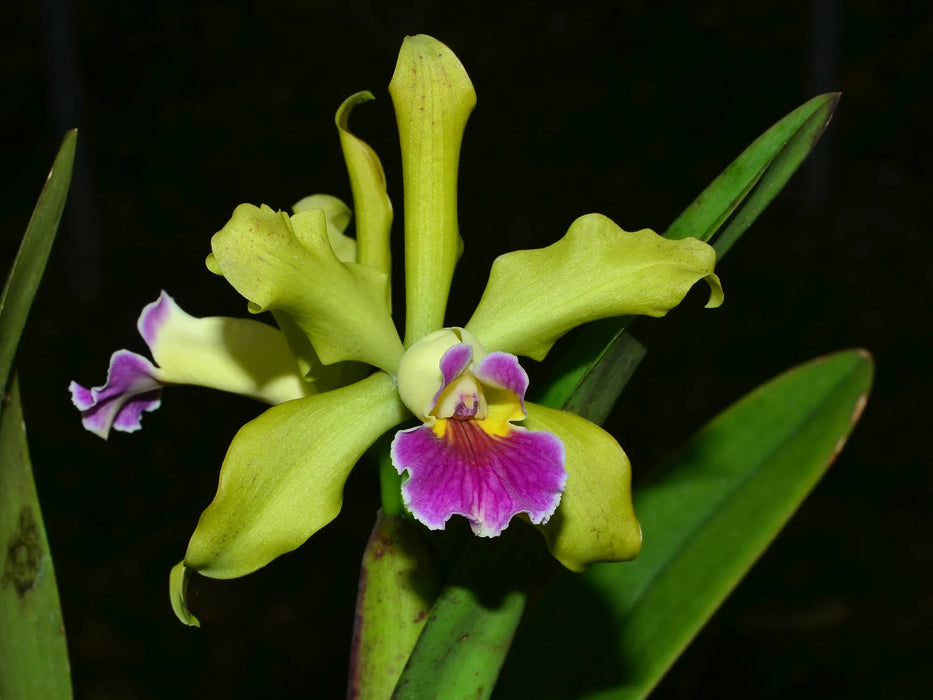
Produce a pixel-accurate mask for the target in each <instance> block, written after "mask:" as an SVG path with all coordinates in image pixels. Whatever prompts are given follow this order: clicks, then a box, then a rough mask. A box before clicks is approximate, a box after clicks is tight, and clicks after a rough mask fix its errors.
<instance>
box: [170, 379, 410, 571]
mask: <svg viewBox="0 0 933 700" xmlns="http://www.w3.org/2000/svg"><path fill="white" fill-rule="evenodd" d="M409 415H410V414H409V413H408V411H407V410H406V409H405V406H404V405H403V404H402V402H401V401H400V400H399V398H398V393H397V392H396V390H395V382H394V381H393V379H392V377H390V376H388V375H387V374H385V373H384V372H377V373H376V374H373V375H371V376H370V377H367V378H366V379H364V380H362V381H360V382H357V383H356V384H352V385H350V386H346V387H343V388H341V389H335V390H334V391H328V392H327V393H324V394H317V395H315V396H309V397H307V398H303V399H297V400H295V401H288V402H286V403H283V404H279V405H278V406H274V407H272V408H270V409H269V410H267V411H266V412H265V413H263V414H262V415H261V416H259V417H258V418H256V419H254V420H252V421H250V422H249V423H247V424H246V425H244V426H243V427H242V428H241V429H240V431H239V432H238V433H237V434H236V437H234V438H233V442H232V443H231V444H230V449H229V450H228V451H227V456H226V458H225V459H224V463H223V467H222V468H221V471H220V481H219V484H218V486H217V495H216V496H214V500H213V501H212V502H211V504H210V505H209V506H208V507H207V509H206V510H205V511H204V512H203V513H202V514H201V518H200V520H199V521H198V526H197V528H196V529H195V531H194V534H193V535H192V536H191V541H190V542H189V544H188V551H187V553H186V554H185V560H184V564H185V566H186V567H188V568H190V569H193V570H195V571H198V572H200V573H201V574H204V575H205V576H211V577H213V578H236V577H238V576H245V575H246V574H248V573H250V572H252V571H255V570H256V569H258V568H260V567H262V566H265V565H266V564H268V563H269V562H270V561H272V560H273V559H275V558H276V557H278V556H279V555H281V554H284V553H285V552H290V551H291V550H293V549H295V548H296V547H298V546H299V545H301V544H302V543H303V542H304V541H305V540H306V539H308V538H309V537H310V536H311V535H313V534H314V533H315V532H317V531H318V530H319V529H321V528H322V527H324V526H325V525H327V523H329V522H330V521H331V520H333V519H334V517H336V515H337V513H338V512H340V506H341V504H342V502H343V485H344V482H345V481H346V479H347V476H348V475H349V474H350V470H351V469H352V468H353V466H354V465H355V464H356V462H357V460H359V458H360V457H361V456H362V454H363V452H365V451H366V449H367V448H369V446H370V445H372V443H373V442H375V440H376V438H378V437H379V436H380V435H382V434H383V433H384V432H385V431H387V430H388V429H389V428H391V427H393V426H395V425H398V424H399V423H401V422H402V421H403V420H405V419H406V418H407V417H408V416H409Z"/></svg>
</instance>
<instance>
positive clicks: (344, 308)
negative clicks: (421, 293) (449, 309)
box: [211, 204, 403, 373]
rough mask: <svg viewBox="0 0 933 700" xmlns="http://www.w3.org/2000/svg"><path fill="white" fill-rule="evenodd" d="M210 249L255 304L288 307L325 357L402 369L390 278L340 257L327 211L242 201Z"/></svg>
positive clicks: (257, 308) (266, 307)
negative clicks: (289, 210) (388, 298)
mask: <svg viewBox="0 0 933 700" xmlns="http://www.w3.org/2000/svg"><path fill="white" fill-rule="evenodd" d="M211 247H212V249H213V252H214V262H215V263H216V265H217V267H218V268H219V269H220V271H221V272H222V273H223V276H224V277H225V278H226V280H227V281H228V282H230V284H232V285H233V287H234V288H235V289H236V290H237V291H238V292H239V293H240V294H242V295H243V296H244V297H246V298H247V299H248V300H249V307H248V308H249V310H250V311H251V312H252V313H258V312H260V311H278V310H281V311H285V312H287V313H288V315H289V316H290V317H291V318H292V319H293V320H294V321H295V323H296V324H298V326H299V327H300V328H301V329H302V330H303V331H304V332H305V334H306V335H307V336H308V339H309V340H310V341H311V344H312V346H313V347H314V350H315V352H316V353H317V355H318V357H319V358H320V360H321V362H323V363H324V364H332V363H334V362H341V361H344V360H357V361H360V362H365V363H367V364H370V365H374V366H376V367H379V368H380V369H383V370H385V371H387V372H390V373H393V372H394V371H395V368H396V366H397V365H398V361H399V358H400V357H401V355H402V351H403V350H402V343H401V341H400V339H399V337H398V333H397V331H396V330H395V325H394V324H393V322H392V318H391V316H390V315H389V311H388V309H387V308H386V304H385V284H386V276H385V274H384V273H382V272H379V271H378V270H376V269H375V268H372V267H369V266H368V265H359V264H350V263H343V262H340V260H338V259H337V257H336V256H335V254H334V251H333V248H332V247H331V244H330V240H329V238H328V234H327V220H326V215H325V213H324V212H323V211H322V210H319V209H313V210H310V211H303V212H301V213H299V214H295V215H294V216H291V217H289V216H288V215H287V214H285V213H284V212H276V211H273V210H272V209H271V208H269V207H267V206H265V205H263V206H262V207H255V206H253V205H251V204H241V205H240V206H239V207H237V208H236V210H235V211H234V212H233V217H232V218H231V219H230V221H228V222H227V224H226V225H225V226H224V227H223V229H221V230H220V231H219V232H218V233H216V234H215V235H214V237H213V238H212V239H211Z"/></svg>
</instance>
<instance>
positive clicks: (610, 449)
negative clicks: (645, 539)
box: [523, 403, 641, 571]
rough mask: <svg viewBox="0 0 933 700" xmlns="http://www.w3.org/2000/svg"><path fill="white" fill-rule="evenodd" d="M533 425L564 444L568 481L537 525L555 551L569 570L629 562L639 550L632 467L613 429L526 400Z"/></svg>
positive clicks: (552, 551) (639, 538)
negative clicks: (550, 511) (543, 521)
mask: <svg viewBox="0 0 933 700" xmlns="http://www.w3.org/2000/svg"><path fill="white" fill-rule="evenodd" d="M525 407H526V409H527V411H528V418H527V420H525V422H524V423H523V425H524V427H526V428H528V429H530V430H546V431H548V432H550V433H553V434H554V435H556V436H557V437H559V438H560V439H561V441H562V442H563V443H564V450H565V455H566V462H565V465H564V466H565V468H566V469H567V485H566V490H565V492H564V495H563V496H562V497H561V501H560V505H559V506H557V511H556V512H555V513H554V515H553V516H551V519H550V520H549V521H548V522H547V523H546V524H544V525H537V526H536V527H537V528H538V529H539V530H541V532H542V534H543V535H544V539H545V540H546V541H547V545H548V548H549V549H550V550H551V554H553V555H554V558H555V559H557V560H558V561H559V562H560V563H561V564H563V565H564V566H566V567H567V568H568V569H570V570H571V571H583V570H584V569H585V568H586V567H587V566H589V565H590V564H593V563H595V562H599V561H627V560H629V559H634V558H635V557H636V556H637V555H638V552H639V551H640V550H641V526H640V525H639V524H638V519H637V518H636V517H635V510H634V509H633V507H632V483H631V482H632V468H631V465H630V464H629V461H628V457H626V456H625V453H624V452H623V451H622V448H621V447H619V443H617V442H616V441H615V438H613V437H612V436H611V435H610V434H609V433H607V432H606V431H605V430H603V429H602V428H600V427H599V426H598V425H596V424H595V423H590V422H589V421H588V420H586V419H584V418H581V417H580V416H577V415H575V414H573V413H567V412H566V411H558V410H556V409H553V408H546V407H544V406H539V405H537V404H532V403H527V404H525Z"/></svg>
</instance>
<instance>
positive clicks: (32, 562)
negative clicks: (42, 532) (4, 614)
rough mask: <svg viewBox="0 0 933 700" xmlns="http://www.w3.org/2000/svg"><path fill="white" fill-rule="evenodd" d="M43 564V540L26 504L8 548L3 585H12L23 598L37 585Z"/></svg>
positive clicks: (20, 513)
mask: <svg viewBox="0 0 933 700" xmlns="http://www.w3.org/2000/svg"><path fill="white" fill-rule="evenodd" d="M41 566H42V541H41V538H40V537H39V526H38V524H37V523H36V518H35V516H34V515H33V514H32V510H31V509H30V508H29V507H28V506H24V507H23V509H22V510H21V511H20V512H19V529H18V530H17V531H16V534H14V535H13V539H12V540H11V541H10V543H9V544H8V545H7V548H6V563H5V564H4V567H3V585H4V586H7V585H12V586H14V587H15V588H16V593H17V594H18V595H19V597H20V598H22V597H23V596H24V595H26V594H27V593H28V592H29V591H31V590H32V589H33V588H35V586H36V579H37V578H38V577H39V570H40V567H41Z"/></svg>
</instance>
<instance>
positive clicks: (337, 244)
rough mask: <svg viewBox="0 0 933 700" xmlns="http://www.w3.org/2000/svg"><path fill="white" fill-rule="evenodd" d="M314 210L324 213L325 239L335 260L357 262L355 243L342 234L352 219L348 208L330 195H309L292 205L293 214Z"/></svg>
mask: <svg viewBox="0 0 933 700" xmlns="http://www.w3.org/2000/svg"><path fill="white" fill-rule="evenodd" d="M315 209H319V210H320V211H322V212H324V218H325V219H326V220H327V238H328V240H329V241H330V247H331V248H333V249H334V255H336V256H337V259H338V260H339V261H340V262H345V263H353V262H358V260H357V259H356V258H357V250H356V248H357V246H356V241H355V240H353V239H352V238H350V236H346V235H344V233H343V232H344V231H346V230H347V226H349V225H350V219H351V218H352V217H353V212H352V211H350V207H348V206H347V205H346V204H344V203H343V201H342V200H341V199H339V198H338V197H335V196H333V195H332V194H309V195H308V196H307V197H302V198H301V199H299V200H298V201H297V202H295V203H294V204H293V205H292V211H293V212H294V213H295V214H300V213H302V212H305V211H313V210H315Z"/></svg>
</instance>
